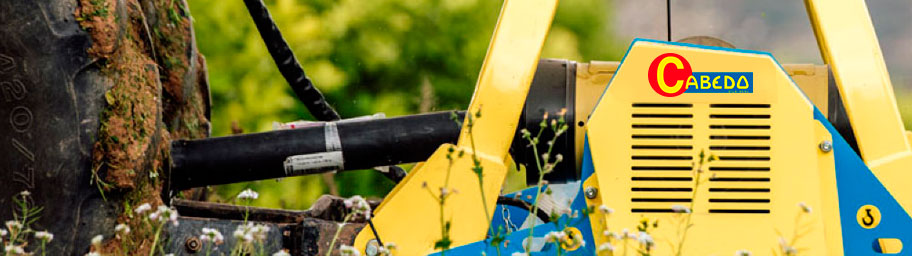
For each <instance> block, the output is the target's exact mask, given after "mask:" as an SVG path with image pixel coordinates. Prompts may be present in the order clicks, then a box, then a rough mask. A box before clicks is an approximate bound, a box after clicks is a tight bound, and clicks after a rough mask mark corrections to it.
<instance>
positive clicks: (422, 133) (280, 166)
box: [171, 111, 465, 190]
mask: <svg viewBox="0 0 912 256" xmlns="http://www.w3.org/2000/svg"><path fill="white" fill-rule="evenodd" d="M451 115H452V112H436V113H429V114H419V115H410V116H401V117H394V118H385V119H368V120H355V121H346V120H342V121H339V122H331V123H325V124H323V125H318V126H313V127H305V128H298V129H290V130H279V131H272V132H264V133H251V134H244V135H236V136H227V137H217V138H206V139H197V140H178V141H174V142H172V143H171V182H172V183H171V184H172V186H171V188H172V189H173V190H181V189H186V188H192V187H203V186H208V185H217V184H226V183H235V182H243V181H253V180H263V179H273V178H282V177H287V176H296V175H308V174H316V173H323V172H328V171H332V169H306V170H302V171H295V172H288V170H287V169H286V164H285V161H286V159H288V158H289V157H291V156H302V155H308V154H311V155H312V154H315V153H325V152H330V150H327V148H328V146H327V145H328V143H327V141H328V140H330V141H332V140H336V139H337V141H336V142H337V143H336V142H331V143H329V144H338V146H339V148H340V150H338V151H341V156H342V157H341V158H342V161H343V163H344V164H343V165H342V166H343V169H342V170H359V169H369V168H373V167H374V166H386V165H394V164H400V163H412V162H420V161H424V160H426V159H427V158H428V157H429V156H430V155H431V154H432V153H433V152H434V151H435V150H437V147H439V146H440V144H443V143H455V142H456V139H457V138H458V137H459V131H460V128H461V127H459V126H458V125H457V124H456V123H455V122H453V120H452V119H451V118H450V116H451ZM464 117H465V111H460V112H458V118H459V119H460V120H462V118H464ZM330 125H332V126H333V127H334V128H333V127H330ZM327 131H329V132H327ZM333 138H335V139H333Z"/></svg>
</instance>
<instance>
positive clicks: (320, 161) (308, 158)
mask: <svg viewBox="0 0 912 256" xmlns="http://www.w3.org/2000/svg"><path fill="white" fill-rule="evenodd" d="M344 162H345V161H344V160H343V159H342V151H332V152H321V153H313V154H306V155H295V156H289V157H288V158H286V159H285V175H286V176H298V175H303V174H312V173H322V172H330V171H338V170H342V169H343V167H344Z"/></svg>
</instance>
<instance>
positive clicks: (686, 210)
mask: <svg viewBox="0 0 912 256" xmlns="http://www.w3.org/2000/svg"><path fill="white" fill-rule="evenodd" d="M671 211H673V212H676V213H690V208H687V206H683V205H680V204H676V205H672V206H671Z"/></svg>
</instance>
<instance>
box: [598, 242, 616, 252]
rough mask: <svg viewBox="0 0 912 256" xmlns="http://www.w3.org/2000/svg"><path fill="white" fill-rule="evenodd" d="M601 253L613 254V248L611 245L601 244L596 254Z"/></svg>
mask: <svg viewBox="0 0 912 256" xmlns="http://www.w3.org/2000/svg"><path fill="white" fill-rule="evenodd" d="M603 251H609V252H613V251H614V246H613V245H611V243H603V244H602V245H599V247H598V252H603Z"/></svg>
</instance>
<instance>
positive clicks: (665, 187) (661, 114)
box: [630, 103, 694, 213]
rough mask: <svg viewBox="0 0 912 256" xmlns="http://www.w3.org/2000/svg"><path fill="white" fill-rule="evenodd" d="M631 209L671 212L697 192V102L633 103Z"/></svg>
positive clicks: (686, 202) (688, 201)
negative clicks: (695, 122)
mask: <svg viewBox="0 0 912 256" xmlns="http://www.w3.org/2000/svg"><path fill="white" fill-rule="evenodd" d="M632 110H633V111H632V114H631V116H630V117H631V119H630V121H631V122H630V124H631V126H630V128H632V129H631V134H630V138H631V140H632V142H633V143H632V144H631V147H630V148H631V152H632V153H631V156H630V159H631V162H632V164H631V166H630V170H631V171H632V175H631V177H630V181H631V183H632V185H631V189H630V190H631V193H632V196H631V198H630V201H631V203H632V205H633V207H632V209H631V211H632V212H635V213H670V212H672V209H671V206H672V205H676V204H677V205H687V204H689V203H690V201H691V196H692V194H693V186H692V185H693V177H691V175H692V172H691V171H692V170H693V167H692V166H691V164H692V163H693V155H694V154H693V148H694V146H693V139H694V137H693V136H694V135H693V127H694V124H693V104H687V103H633V105H632Z"/></svg>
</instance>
